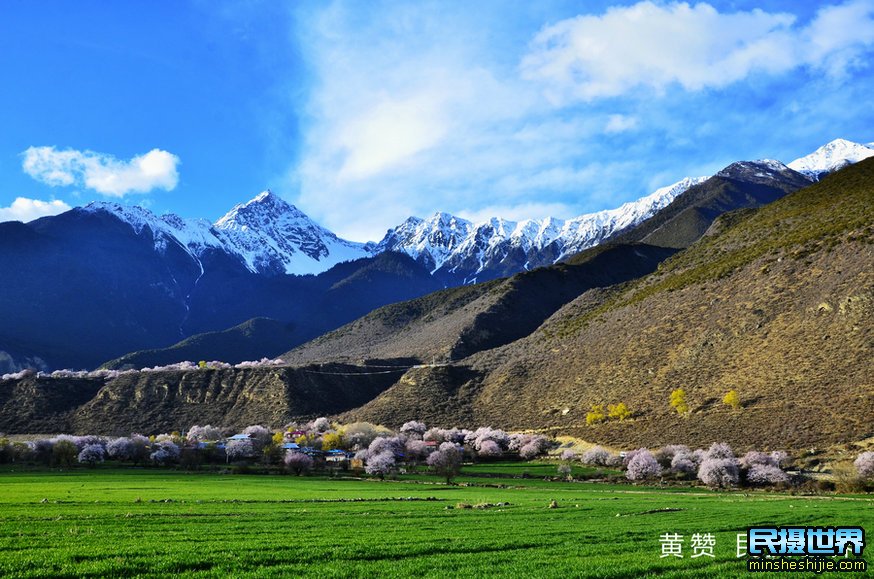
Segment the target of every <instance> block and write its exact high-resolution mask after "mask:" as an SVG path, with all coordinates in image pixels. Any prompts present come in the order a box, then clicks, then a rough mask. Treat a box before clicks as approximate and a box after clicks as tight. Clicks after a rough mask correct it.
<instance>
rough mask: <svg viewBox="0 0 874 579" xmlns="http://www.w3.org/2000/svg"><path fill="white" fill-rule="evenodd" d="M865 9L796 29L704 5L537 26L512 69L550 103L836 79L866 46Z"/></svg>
mask: <svg viewBox="0 0 874 579" xmlns="http://www.w3.org/2000/svg"><path fill="white" fill-rule="evenodd" d="M872 17H874V2H872V0H856V1H853V2H848V3H845V4H841V5H836V6H828V7H825V8H822V9H821V10H820V11H819V12H818V14H817V15H816V17H815V18H814V20H813V21H812V22H811V23H810V24H809V25H806V26H799V25H797V18H796V17H795V16H794V15H792V14H788V13H769V12H765V11H764V10H760V9H755V10H751V11H739V12H720V11H718V10H717V9H716V8H714V7H713V6H711V5H710V4H706V3H700V4H696V5H694V6H692V5H689V4H687V3H671V4H661V3H653V2H640V3H638V4H635V5H633V6H628V7H614V8H611V9H609V10H608V11H607V12H606V13H604V14H602V15H581V16H576V17H574V18H568V19H565V20H562V21H560V22H557V23H555V24H552V25H550V26H547V27H546V28H544V29H543V30H542V31H541V32H540V33H539V34H538V35H537V37H536V38H535V39H534V42H533V47H532V50H531V51H530V52H529V53H528V54H527V55H526V56H525V57H524V59H523V61H522V70H523V74H524V75H525V76H526V78H528V79H531V80H534V81H539V82H543V83H545V85H546V87H547V94H548V96H549V97H550V98H551V99H552V100H553V101H554V102H556V103H565V102H568V101H572V100H576V99H580V100H584V101H590V100H592V99H597V98H604V97H616V96H621V95H625V94H627V93H629V92H630V91H632V90H633V89H636V88H638V87H643V88H649V89H652V90H654V91H656V92H663V91H664V90H665V89H666V88H668V87H669V86H671V85H679V86H681V87H682V88H683V89H686V90H691V91H695V90H701V89H705V88H723V87H726V86H729V85H731V84H734V83H736V82H738V81H741V80H743V79H745V78H747V77H748V76H750V75H753V74H782V73H785V72H788V71H791V70H794V69H796V68H799V67H804V66H808V67H812V68H816V69H819V70H824V71H826V72H827V73H828V74H830V75H832V76H841V75H843V74H845V73H846V71H847V69H848V68H852V67H854V66H858V65H859V64H860V61H859V59H860V57H861V55H862V54H864V52H865V51H866V50H868V49H869V48H870V47H871V45H872V43H874V18H872Z"/></svg>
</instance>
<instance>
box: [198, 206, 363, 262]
mask: <svg viewBox="0 0 874 579" xmlns="http://www.w3.org/2000/svg"><path fill="white" fill-rule="evenodd" d="M213 229H214V230H215V232H216V235H217V237H218V238H219V239H220V240H221V241H222V243H223V245H224V247H226V248H227V249H228V250H230V251H231V252H232V253H234V254H236V255H237V256H238V257H239V258H240V259H242V260H243V262H244V263H245V264H246V266H247V267H248V268H249V270H251V271H254V272H283V273H290V274H298V275H300V274H307V273H320V272H323V271H325V270H328V269H330V268H331V267H333V266H335V265H337V264H338V263H341V262H344V261H350V260H353V259H358V258H360V257H367V256H368V255H370V252H368V251H367V250H366V249H365V248H364V244H362V243H354V242H352V241H346V240H345V239H340V238H339V237H337V236H336V235H335V234H334V233H332V232H330V231H328V230H327V229H325V228H324V227H322V226H321V225H319V224H317V223H316V222H314V221H313V220H312V219H310V218H309V217H307V216H306V215H305V214H304V213H303V212H302V211H300V210H299V209H298V208H297V207H295V206H294V205H291V204H290V203H287V202H285V201H284V200H282V199H281V198H280V197H278V196H277V195H274V194H273V193H271V192H270V191H265V192H264V193H261V194H260V195H258V196H257V197H255V198H254V199H252V200H251V201H249V202H247V203H243V204H241V205H237V206H235V207H234V208H233V209H231V210H230V211H229V212H228V213H227V214H226V215H225V216H224V217H222V218H221V219H219V220H218V221H216V222H215V224H214V225H213Z"/></svg>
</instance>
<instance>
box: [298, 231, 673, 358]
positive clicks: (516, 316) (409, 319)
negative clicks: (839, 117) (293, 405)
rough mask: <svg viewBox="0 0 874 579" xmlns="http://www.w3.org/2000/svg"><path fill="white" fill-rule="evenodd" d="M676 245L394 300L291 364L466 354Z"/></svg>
mask: <svg viewBox="0 0 874 579" xmlns="http://www.w3.org/2000/svg"><path fill="white" fill-rule="evenodd" d="M675 252H676V250H673V249H666V248H661V247H653V246H650V245H644V244H619V245H603V246H599V247H596V248H593V249H591V250H588V251H586V252H583V253H581V254H579V255H577V256H574V257H573V258H571V259H570V260H569V261H568V262H567V263H563V264H559V265H555V266H551V267H544V268H539V269H535V270H533V271H529V272H525V273H521V274H518V275H515V276H513V277H510V278H506V279H501V280H495V281H492V282H488V283H484V284H477V285H473V286H462V287H458V288H452V289H448V290H443V291H441V292H437V293H434V294H430V295H428V296H425V297H423V298H418V299H415V300H411V301H408V302H402V303H398V304H392V305H389V306H385V307H383V308H380V309H378V310H376V311H374V312H371V313H370V314H368V315H367V316H364V317H363V318H361V319H359V320H356V321H355V322H352V323H351V324H347V325H346V326H343V327H342V328H340V329H338V330H335V331H333V332H329V333H328V334H325V335H324V336H322V337H320V338H317V339H316V340H313V341H312V342H309V343H307V344H304V345H303V346H300V347H298V348H296V349H294V350H292V351H291V352H289V353H287V354H285V355H284V356H283V358H284V359H286V360H287V361H288V362H290V363H291V364H307V363H313V362H323V361H326V360H330V361H341V362H353V363H360V362H362V361H365V360H374V359H377V360H379V359H382V360H384V359H395V360H407V361H411V362H414V363H415V362H431V361H438V362H444V361H449V360H460V359H463V358H465V357H467V356H470V355H471V354H473V353H475V352H480V351H483V350H488V349H491V348H496V347H498V346H502V345H504V344H508V343H510V342H513V341H515V340H518V339H520V338H523V337H525V336H527V335H528V334H530V333H531V332H533V331H534V330H535V329H537V328H538V327H539V326H540V325H541V324H542V323H543V322H544V321H545V320H546V319H547V318H549V316H551V315H552V314H553V313H555V312H556V311H557V310H558V309H559V308H560V307H562V306H563V305H564V304H566V303H568V302H570V301H571V300H573V299H575V298H576V297H577V296H579V295H580V294H581V293H582V292H584V291H586V290H588V289H590V288H597V287H605V286H610V285H614V284H617V283H621V282H625V281H628V280H631V279H636V278H639V277H641V276H643V275H645V274H647V273H651V272H653V271H655V268H656V267H657V266H658V264H659V263H660V262H661V261H663V260H665V259H666V258H667V257H669V256H670V255H673V254H674V253H675Z"/></svg>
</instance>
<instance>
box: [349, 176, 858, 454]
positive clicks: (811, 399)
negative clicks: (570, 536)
mask: <svg viewBox="0 0 874 579" xmlns="http://www.w3.org/2000/svg"><path fill="white" fill-rule="evenodd" d="M872 223H874V160H870V161H867V162H863V163H860V164H859V165H856V166H854V167H850V168H848V169H845V170H843V171H841V172H839V173H838V174H836V175H834V176H832V177H830V178H827V179H825V180H824V181H822V182H821V183H819V184H817V185H815V186H812V187H809V188H807V189H803V190H801V191H799V192H796V193H794V194H792V195H789V196H788V197H785V198H784V199H781V200H779V201H776V202H775V203H773V204H771V205H768V206H766V207H764V208H762V209H760V210H757V211H744V212H741V213H739V214H729V215H726V216H724V217H723V218H721V219H720V220H719V221H717V223H715V224H714V227H713V229H712V230H711V232H710V234H709V235H707V236H705V237H704V238H702V240H700V241H699V242H697V243H696V244H694V245H693V246H692V247H691V248H690V249H688V250H686V251H684V252H681V253H679V254H677V255H676V256H674V257H673V258H671V259H669V260H668V261H667V262H665V263H664V264H662V266H661V267H660V268H659V270H658V271H657V272H656V273H654V274H653V275H650V276H647V277H645V278H643V279H641V280H639V281H638V282H633V283H631V284H630V285H629V287H627V288H623V289H621V290H618V291H613V292H606V291H601V292H599V293H597V294H595V293H594V292H588V293H586V294H584V295H582V296H581V297H580V298H578V299H576V300H574V301H573V302H571V303H570V304H568V305H567V306H565V307H564V308H562V309H561V310H559V311H558V312H557V313H556V314H555V315H553V316H552V317H550V319H549V320H547V321H546V323H544V324H543V325H542V326H541V327H540V328H539V329H538V330H537V331H535V332H533V333H532V334H531V335H529V336H527V337H525V338H523V339H521V340H518V341H516V342H514V343H512V344H508V345H505V346H503V347H501V348H497V349H493V350H490V351H486V352H481V353H479V354H476V355H473V356H471V357H469V358H468V359H466V360H464V361H463V362H461V363H459V366H460V367H459V368H457V369H455V370H454V372H456V374H457V375H458V376H461V377H463V379H464V380H463V382H461V383H447V381H446V379H445V376H446V375H447V370H446V369H444V368H437V369H432V370H430V371H429V370H428V369H419V370H415V371H413V372H411V373H410V374H408V375H406V376H405V377H404V379H403V380H402V381H401V382H400V383H398V384H397V385H395V386H394V387H392V388H391V389H389V390H387V391H386V392H384V393H383V394H381V395H380V396H379V397H377V399H376V400H374V401H372V402H370V403H368V404H367V405H365V406H364V407H362V408H360V409H357V410H355V411H353V412H350V413H349V414H348V415H347V416H348V417H349V418H355V419H363V420H371V421H375V422H382V423H386V424H399V423H401V422H403V421H404V420H407V419H409V418H413V417H416V418H419V419H424V420H426V421H431V422H435V423H436V422H440V423H444V424H451V423H454V422H458V423H465V424H471V423H472V424H492V425H494V426H502V427H507V428H531V429H547V430H552V431H555V432H566V433H574V434H577V435H579V436H581V437H583V438H586V439H589V440H593V441H598V442H603V443H610V444H615V445H620V446H626V447H627V446H634V445H647V446H655V445H659V444H665V443H670V442H683V443H687V444H699V445H703V444H708V443H710V442H712V441H714V440H725V441H728V442H730V443H732V444H735V445H737V446H739V447H747V446H758V447H772V448H777V447H786V448H796V449H797V448H806V447H810V446H817V445H828V444H833V443H842V442H849V441H854V440H860V439H863V438H866V437H869V436H871V435H872V434H874V375H872V374H874V370H872V366H874V364H872V359H874V357H872V354H874V323H872V322H874V235H872ZM428 373H430V374H431V375H430V376H428V375H425V374H428ZM679 387H682V388H684V389H685V390H686V392H687V400H688V402H689V404H690V406H691V408H692V411H691V414H690V415H688V416H686V417H680V416H678V415H677V414H676V413H675V412H674V411H673V410H672V409H671V408H670V407H669V405H668V397H669V395H670V393H671V391H672V390H673V389H675V388H679ZM730 389H736V390H738V392H739V393H740V396H741V399H742V401H743V408H742V409H741V410H738V411H733V410H731V409H730V408H729V407H728V406H726V405H724V404H722V402H721V400H722V397H723V396H724V395H725V393H726V392H727V391H728V390H730ZM435 392H437V393H445V400H446V402H445V403H444V405H443V406H440V407H437V409H436V410H434V411H433V412H429V408H431V407H432V406H431V405H430V404H423V401H428V400H430V399H431V398H432V397H434V396H435ZM441 395H444V394H441ZM416 401H418V402H416ZM620 401H621V402H625V403H626V404H628V406H629V407H630V408H631V409H632V410H633V411H634V413H635V416H634V419H633V420H631V421H626V422H622V423H619V422H613V423H607V424H602V425H598V426H594V427H587V426H585V414H586V412H587V411H588V409H589V408H590V406H591V405H592V404H607V403H615V402H620ZM455 416H457V419H456V420H451V418H453V417H455Z"/></svg>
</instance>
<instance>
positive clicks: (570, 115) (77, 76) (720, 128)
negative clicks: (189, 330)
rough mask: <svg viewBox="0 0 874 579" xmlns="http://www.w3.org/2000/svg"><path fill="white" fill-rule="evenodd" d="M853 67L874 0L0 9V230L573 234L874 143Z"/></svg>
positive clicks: (865, 96)
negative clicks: (728, 170)
mask: <svg viewBox="0 0 874 579" xmlns="http://www.w3.org/2000/svg"><path fill="white" fill-rule="evenodd" d="M872 52H874V0H851V1H848V2H834V3H829V2H825V3H798V2H776V1H771V2H767V1H766V2H757V3H754V2H744V1H738V2H711V3H699V4H694V3H692V4H684V3H667V2H640V3H638V2H625V3H623V2H590V1H587V2H548V1H545V2H524V1H519V2H507V1H502V2H488V1H483V2H476V3H470V2H451V1H447V2H433V3H432V2H366V3H363V2H333V3H331V2H307V1H302V2H266V1H265V2H259V1H239V2H206V1H203V2H200V1H192V2H170V1H157V2H136V1H133V0H132V1H129V2H114V3H107V2H91V1H81V2H77V3H76V4H75V6H74V5H71V4H69V3H65V2H51V1H48V2H40V3H36V2H6V3H4V4H3V5H2V7H0V82H2V85H3V86H4V90H2V91H0V115H2V116H0V118H2V124H0V219H14V218H19V219H24V220H26V219H29V218H33V217H35V216H38V215H44V214H51V213H56V212H59V211H61V210H63V209H65V208H66V207H68V206H75V205H82V204H85V203H87V202H89V201H94V200H111V201H118V202H121V203H129V204H142V205H144V206H146V207H149V208H150V209H152V210H153V211H155V212H157V213H163V212H174V213H178V214H179V215H182V216H183V217H206V218H209V219H216V218H217V217H219V216H221V215H222V214H223V213H224V212H226V211H227V210H228V209H229V208H230V207H231V206H233V205H234V204H236V203H239V202H242V201H245V200H247V199H249V198H251V197H253V196H254V195H255V194H257V193H258V192H259V191H261V190H263V189H265V188H267V187H270V188H271V189H272V190H273V191H274V192H276V193H278V194H280V195H282V196H283V197H284V198H285V199H287V200H288V201H290V202H292V203H295V204H296V205H298V206H299V207H300V208H301V209H302V210H303V211H305V212H306V213H308V214H309V215H311V216H312V217H313V218H315V219H316V220H317V221H319V222H320V223H322V224H324V225H325V226H327V227H329V228H331V229H332V230H334V231H336V232H337V233H338V234H340V235H342V236H345V237H347V238H350V239H355V240H359V241H364V240H367V239H378V238H380V237H381V236H382V234H383V233H384V231H385V230H386V229H387V228H388V227H390V226H393V225H395V224H397V223H399V222H401V221H402V220H403V219H404V218H406V217H407V216H409V215H420V216H423V215H427V214H429V213H433V212H434V211H437V210H440V211H447V212H451V213H455V214H458V215H461V216H464V217H467V218H471V219H480V218H485V217H487V216H492V215H501V216H504V217H507V218H511V219H520V218H525V217H533V218H539V217H545V216H547V215H552V216H555V217H559V218H569V217H574V216H576V215H579V214H582V213H586V212H591V211H596V210H599V209H605V208H612V207H616V206H618V205H620V204H621V203H623V202H625V201H629V200H632V199H636V198H638V197H641V196H643V195H645V194H648V193H650V192H652V191H653V190H654V189H656V188H658V187H660V186H663V185H668V184H670V183H673V182H675V181H677V180H679V179H681V178H683V177H685V176H698V175H707V174H712V173H713V172H715V171H717V170H718V169H720V168H721V167H723V166H724V165H726V164H728V163H730V162H732V161H734V160H738V159H755V158H765V157H767V158H776V159H780V160H783V161H785V162H788V161H791V160H792V159H794V158H796V157H798V156H801V155H804V154H806V153H808V152H811V151H812V150H814V149H815V148H817V147H818V146H820V145H822V144H824V143H826V142H828V141H830V140H832V139H834V138H837V137H843V138H847V139H850V140H854V141H858V142H866V143H867V142H871V141H874V107H872V106H871V97H870V95H872V94H874V71H872V68H871V65H870V64H869V63H871V62H874V58H872V56H874V55H872Z"/></svg>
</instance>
